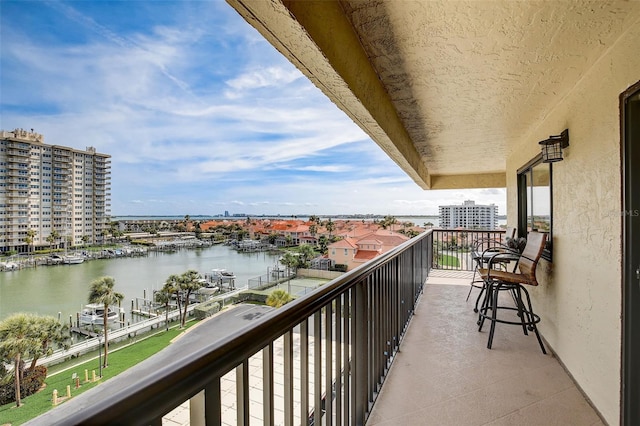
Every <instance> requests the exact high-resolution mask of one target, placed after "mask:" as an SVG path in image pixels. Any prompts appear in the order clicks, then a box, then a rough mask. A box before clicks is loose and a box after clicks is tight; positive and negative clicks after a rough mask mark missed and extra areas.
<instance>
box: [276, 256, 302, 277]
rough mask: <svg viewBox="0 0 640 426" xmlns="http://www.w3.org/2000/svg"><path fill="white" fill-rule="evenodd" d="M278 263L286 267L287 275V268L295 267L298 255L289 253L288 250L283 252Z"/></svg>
mask: <svg viewBox="0 0 640 426" xmlns="http://www.w3.org/2000/svg"><path fill="white" fill-rule="evenodd" d="M280 263H282V264H283V265H285V266H286V267H287V276H288V275H289V269H290V268H295V266H296V265H297V264H298V256H296V255H295V254H293V253H291V252H290V251H287V252H285V253H284V254H283V255H282V257H281V258H280Z"/></svg>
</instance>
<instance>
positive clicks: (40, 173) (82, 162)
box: [0, 129, 111, 252]
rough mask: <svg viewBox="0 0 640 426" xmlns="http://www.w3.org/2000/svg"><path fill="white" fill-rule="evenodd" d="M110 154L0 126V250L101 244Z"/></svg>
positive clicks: (107, 201)
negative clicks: (49, 141)
mask: <svg viewBox="0 0 640 426" xmlns="http://www.w3.org/2000/svg"><path fill="white" fill-rule="evenodd" d="M110 158H111V156H110V155H106V154H100V153H97V152H96V149H95V148H93V147H88V148H87V149H86V150H85V151H81V150H78V149H74V148H69V147H65V146H58V145H47V144H45V143H44V137H43V136H42V135H41V134H38V133H35V132H33V129H32V130H31V131H27V130H23V129H16V130H13V131H4V130H0V251H3V252H5V251H9V250H15V251H18V252H26V251H29V250H32V249H37V248H38V247H43V246H47V247H48V246H53V247H56V246H58V247H60V246H64V247H70V246H73V245H79V244H95V243H100V242H102V240H103V238H104V235H105V233H106V232H105V231H107V229H108V223H109V215H110V210H111V209H110V195H111V193H110V190H111V187H110V181H111V161H110V160H109V159H110ZM30 230H31V231H30Z"/></svg>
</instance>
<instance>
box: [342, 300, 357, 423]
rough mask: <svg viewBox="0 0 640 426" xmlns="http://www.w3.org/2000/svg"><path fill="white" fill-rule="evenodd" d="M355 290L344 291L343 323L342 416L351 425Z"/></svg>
mask: <svg viewBox="0 0 640 426" xmlns="http://www.w3.org/2000/svg"><path fill="white" fill-rule="evenodd" d="M354 291H355V290H354V289H353V288H351V289H349V290H347V292H346V293H344V308H345V315H344V322H343V324H342V327H343V330H344V349H343V354H342V356H343V359H342V365H343V366H344V368H343V371H344V372H343V374H342V382H343V384H344V385H343V386H344V399H343V401H344V408H343V411H344V416H342V418H343V419H344V422H343V423H344V424H345V425H350V424H352V423H351V419H352V416H351V413H352V407H353V404H352V402H353V386H352V385H351V384H352V383H353V368H352V367H353V362H354V360H353V359H354V358H355V357H352V356H351V354H352V353H355V352H354V350H353V334H351V330H352V328H351V327H352V326H353V322H354V318H353V312H354V305H353V297H352V295H353V292H354Z"/></svg>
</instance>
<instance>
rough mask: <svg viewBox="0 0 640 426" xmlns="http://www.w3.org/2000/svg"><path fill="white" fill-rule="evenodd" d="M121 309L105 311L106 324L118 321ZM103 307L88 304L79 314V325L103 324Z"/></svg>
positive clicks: (100, 304)
mask: <svg viewBox="0 0 640 426" xmlns="http://www.w3.org/2000/svg"><path fill="white" fill-rule="evenodd" d="M120 311H121V309H120V308H118V307H115V308H114V307H111V306H109V309H108V310H107V322H108V323H113V322H115V321H117V320H118V317H119V316H120ZM104 314H105V312H104V305H103V304H102V303H90V304H88V305H85V307H84V308H83V309H82V312H81V313H80V324H96V325H100V324H103V323H104Z"/></svg>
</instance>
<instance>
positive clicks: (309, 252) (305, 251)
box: [298, 244, 316, 267]
mask: <svg viewBox="0 0 640 426" xmlns="http://www.w3.org/2000/svg"><path fill="white" fill-rule="evenodd" d="M298 253H300V258H299V261H298V266H299V267H306V266H307V264H308V262H309V261H310V260H311V259H313V258H314V257H315V256H316V251H315V250H314V249H313V247H312V246H311V245H309V244H302V245H301V246H300V247H299V248H298Z"/></svg>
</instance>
